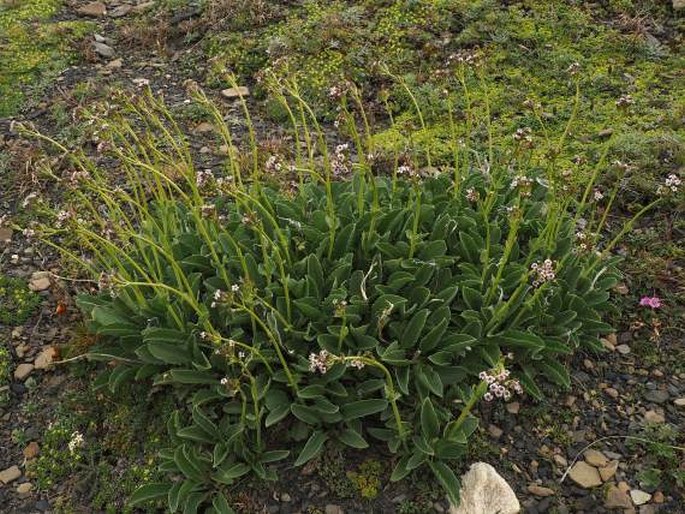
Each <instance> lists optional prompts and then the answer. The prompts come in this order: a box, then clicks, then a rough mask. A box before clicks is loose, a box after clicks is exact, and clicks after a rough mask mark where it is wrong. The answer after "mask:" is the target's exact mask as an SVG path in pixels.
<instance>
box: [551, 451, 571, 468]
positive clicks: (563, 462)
mask: <svg viewBox="0 0 685 514" xmlns="http://www.w3.org/2000/svg"><path fill="white" fill-rule="evenodd" d="M552 458H553V459H554V462H556V463H557V466H559V467H561V468H565V467H566V466H568V461H567V460H566V458H565V457H564V456H563V455H559V454H558V453H556V454H554V456H553V457H552Z"/></svg>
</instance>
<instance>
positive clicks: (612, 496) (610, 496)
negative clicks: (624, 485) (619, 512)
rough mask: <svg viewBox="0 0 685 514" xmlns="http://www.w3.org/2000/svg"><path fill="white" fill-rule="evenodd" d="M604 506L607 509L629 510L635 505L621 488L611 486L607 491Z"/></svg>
mask: <svg viewBox="0 0 685 514" xmlns="http://www.w3.org/2000/svg"><path fill="white" fill-rule="evenodd" d="M604 506H605V507H606V508H607V509H629V508H631V507H632V506H633V504H632V502H631V501H630V497H629V496H628V494H627V493H626V492H625V491H622V490H621V489H620V488H619V487H616V486H615V485H613V484H612V485H610V486H609V489H607V494H606V499H605V500H604Z"/></svg>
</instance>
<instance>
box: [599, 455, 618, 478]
mask: <svg viewBox="0 0 685 514" xmlns="http://www.w3.org/2000/svg"><path fill="white" fill-rule="evenodd" d="M617 470H618V461H617V460H612V461H611V462H610V463H609V464H607V465H606V466H602V467H601V468H599V476H600V477H602V480H603V481H604V482H607V481H608V480H609V479H610V478H611V477H613V476H614V475H615V474H616V471H617Z"/></svg>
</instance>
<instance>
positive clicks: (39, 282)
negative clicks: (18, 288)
mask: <svg viewBox="0 0 685 514" xmlns="http://www.w3.org/2000/svg"><path fill="white" fill-rule="evenodd" d="M49 288H50V273H48V272H47V271H36V272H34V273H33V275H31V280H30V282H29V289H30V290H31V291H35V292H38V291H45V290H46V289H49Z"/></svg>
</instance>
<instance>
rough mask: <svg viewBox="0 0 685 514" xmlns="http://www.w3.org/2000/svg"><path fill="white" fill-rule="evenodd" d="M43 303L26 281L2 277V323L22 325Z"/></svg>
mask: <svg viewBox="0 0 685 514" xmlns="http://www.w3.org/2000/svg"><path fill="white" fill-rule="evenodd" d="M40 303H41V297H40V295H38V294H36V293H34V292H33V291H31V290H30V289H29V286H28V284H27V282H26V281H25V280H22V279H20V278H14V277H8V276H5V275H0V323H4V324H6V325H21V324H22V323H24V322H25V321H26V320H27V319H28V318H29V317H30V316H31V315H32V314H33V312H34V311H35V309H36V307H38V306H39V305H40Z"/></svg>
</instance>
